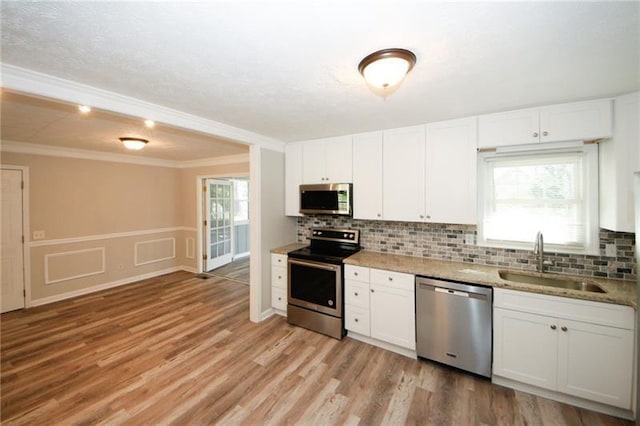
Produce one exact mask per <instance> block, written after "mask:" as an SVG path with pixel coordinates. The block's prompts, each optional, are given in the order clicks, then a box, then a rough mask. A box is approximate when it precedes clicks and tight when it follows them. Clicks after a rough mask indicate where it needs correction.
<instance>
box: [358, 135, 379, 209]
mask: <svg viewBox="0 0 640 426" xmlns="http://www.w3.org/2000/svg"><path fill="white" fill-rule="evenodd" d="M353 218H354V219H377V220H380V219H382V132H372V133H364V134H360V135H355V136H354V137H353Z"/></svg>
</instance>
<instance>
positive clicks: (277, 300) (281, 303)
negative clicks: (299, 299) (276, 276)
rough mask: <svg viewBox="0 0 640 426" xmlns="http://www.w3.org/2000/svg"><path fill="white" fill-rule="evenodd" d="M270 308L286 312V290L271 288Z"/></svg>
mask: <svg viewBox="0 0 640 426" xmlns="http://www.w3.org/2000/svg"><path fill="white" fill-rule="evenodd" d="M271 306H272V307H273V308H274V309H278V310H280V311H286V310H287V289H286V288H285V289H283V288H272V289H271Z"/></svg>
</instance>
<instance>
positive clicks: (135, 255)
mask: <svg viewBox="0 0 640 426" xmlns="http://www.w3.org/2000/svg"><path fill="white" fill-rule="evenodd" d="M160 241H171V256H169V257H163V258H158V259H153V260H147V261H146V262H138V246H140V245H142V244H151V243H157V242H160ZM133 247H134V248H133V265H134V266H142V265H148V264H150V263H157V262H162V261H163V260H170V259H175V258H176V239H175V238H174V237H169V238H158V239H157V240H147V241H136V243H135V244H134V245H133Z"/></svg>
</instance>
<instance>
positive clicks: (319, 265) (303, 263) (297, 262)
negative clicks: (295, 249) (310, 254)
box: [287, 258, 340, 271]
mask: <svg viewBox="0 0 640 426" xmlns="http://www.w3.org/2000/svg"><path fill="white" fill-rule="evenodd" d="M287 262H288V263H290V264H292V265H300V266H308V267H310V268H318V269H325V270H327V271H338V270H340V265H332V264H330V263H322V262H314V261H313V260H299V259H292V258H289V259H288V260H287Z"/></svg>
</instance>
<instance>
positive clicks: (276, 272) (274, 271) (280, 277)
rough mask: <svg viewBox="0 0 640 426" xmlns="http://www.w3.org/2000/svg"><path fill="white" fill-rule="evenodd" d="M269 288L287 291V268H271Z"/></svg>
mask: <svg viewBox="0 0 640 426" xmlns="http://www.w3.org/2000/svg"><path fill="white" fill-rule="evenodd" d="M271 286H272V287H278V288H282V289H284V290H286V289H287V268H286V266H272V267H271Z"/></svg>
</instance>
